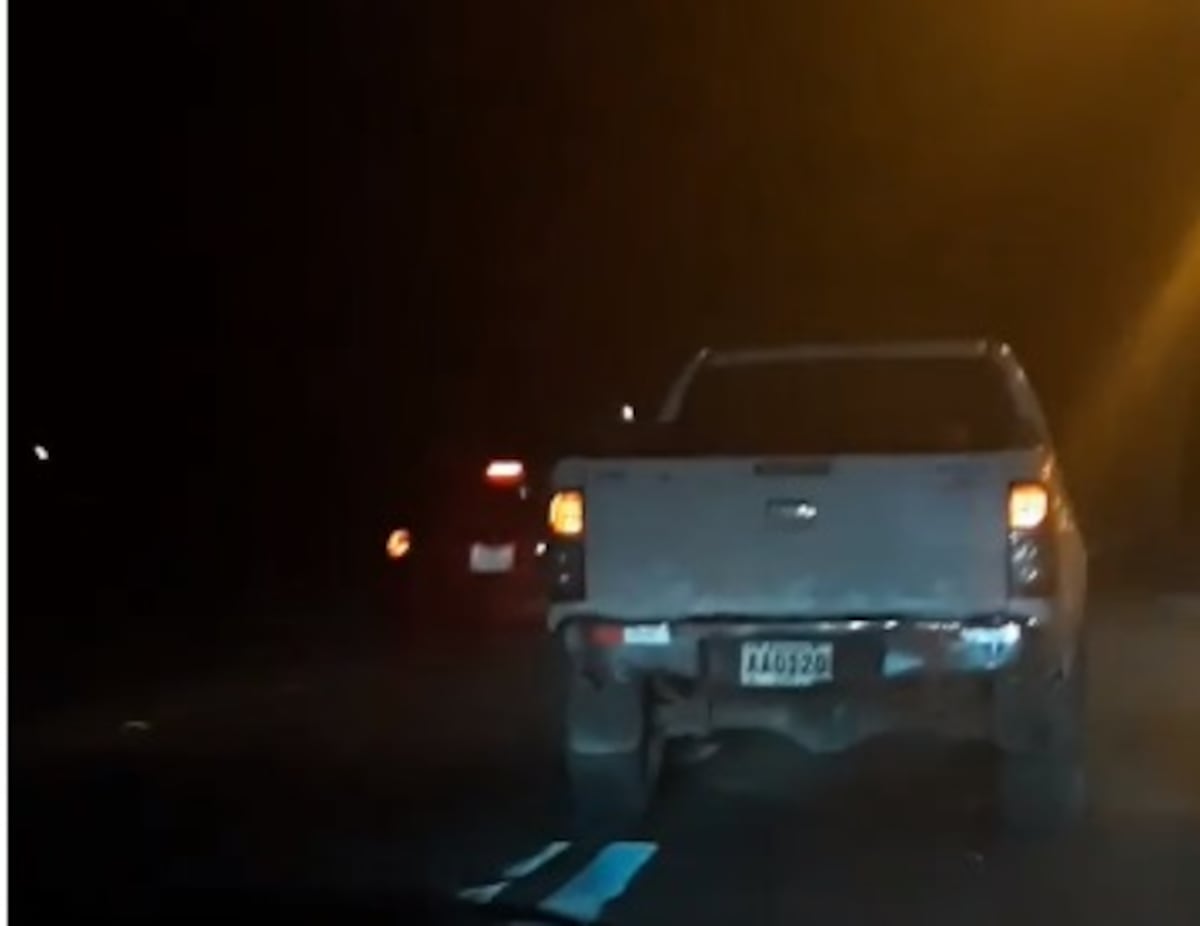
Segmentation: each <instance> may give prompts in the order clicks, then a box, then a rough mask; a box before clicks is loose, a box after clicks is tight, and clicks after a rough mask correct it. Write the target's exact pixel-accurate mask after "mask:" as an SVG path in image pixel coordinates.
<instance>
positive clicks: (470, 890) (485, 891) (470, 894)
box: [458, 881, 508, 904]
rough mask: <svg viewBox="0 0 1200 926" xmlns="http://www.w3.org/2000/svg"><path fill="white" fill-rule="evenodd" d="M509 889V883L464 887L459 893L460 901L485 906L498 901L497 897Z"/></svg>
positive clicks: (499, 882) (498, 882)
mask: <svg viewBox="0 0 1200 926" xmlns="http://www.w3.org/2000/svg"><path fill="white" fill-rule="evenodd" d="M506 887H508V882H507V881H497V882H496V883H495V884H481V885H479V886H478V887H464V888H463V889H462V890H461V891H459V892H458V896H459V899H460V900H465V901H467V902H468V903H478V904H485V903H491V902H492V901H493V900H495V899H496V895H497V894H499V893H500V892H501V891H502V890H504V889H505V888H506Z"/></svg>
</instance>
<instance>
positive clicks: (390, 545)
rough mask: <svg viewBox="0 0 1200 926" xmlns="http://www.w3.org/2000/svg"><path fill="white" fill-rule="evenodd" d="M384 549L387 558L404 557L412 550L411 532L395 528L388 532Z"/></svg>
mask: <svg viewBox="0 0 1200 926" xmlns="http://www.w3.org/2000/svg"><path fill="white" fill-rule="evenodd" d="M386 549H387V555H388V559H404V557H406V556H408V554H409V553H410V552H411V551H412V532H411V531H408V530H406V529H405V528H403V527H398V528H396V530H394V531H392V532H391V533H390V534H388V538H387V545H386Z"/></svg>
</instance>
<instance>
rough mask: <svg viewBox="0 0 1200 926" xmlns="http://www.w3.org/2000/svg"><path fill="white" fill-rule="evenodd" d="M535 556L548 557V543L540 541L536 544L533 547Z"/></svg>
mask: <svg viewBox="0 0 1200 926" xmlns="http://www.w3.org/2000/svg"><path fill="white" fill-rule="evenodd" d="M533 555H534V556H545V555H546V541H544V540H539V541H538V542H537V543H535V544H534V545H533Z"/></svg>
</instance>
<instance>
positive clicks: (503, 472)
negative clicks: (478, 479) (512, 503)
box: [483, 460, 525, 486]
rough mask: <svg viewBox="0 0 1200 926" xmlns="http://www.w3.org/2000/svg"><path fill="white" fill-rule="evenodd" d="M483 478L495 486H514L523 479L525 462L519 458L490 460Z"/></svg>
mask: <svg viewBox="0 0 1200 926" xmlns="http://www.w3.org/2000/svg"><path fill="white" fill-rule="evenodd" d="M483 478H484V480H485V481H487V482H489V483H491V484H492V485H495V486H515V485H518V484H520V483H521V482H523V481H524V480H525V464H524V463H522V462H521V461H520V460H492V461H491V462H490V463H488V465H487V468H486V469H484V471H483Z"/></svg>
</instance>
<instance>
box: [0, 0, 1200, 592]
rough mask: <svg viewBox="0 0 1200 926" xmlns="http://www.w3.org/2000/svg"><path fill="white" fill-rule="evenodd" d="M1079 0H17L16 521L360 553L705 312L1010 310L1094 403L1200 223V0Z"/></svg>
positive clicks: (755, 330)
mask: <svg viewBox="0 0 1200 926" xmlns="http://www.w3.org/2000/svg"><path fill="white" fill-rule="evenodd" d="M1047 6H1048V5H1047V4H1041V3H1035V2H1005V3H1000V2H976V3H970V4H966V3H949V2H930V0H907V2H903V3H900V2H892V3H885V2H862V3H848V2H845V0H838V2H826V3H803V4H800V3H791V2H781V0H776V2H770V3H729V4H716V3H667V2H637V3H626V4H608V3H562V2H558V3H549V2H545V3H533V2H528V3H488V2H479V3H454V2H447V0H436V2H428V3H420V4H407V3H398V2H397V3H391V2H387V3H384V2H381V3H374V4H367V3H332V2H331V3H324V4H301V3H297V2H276V3H266V2H237V3H228V4H216V3H184V2H167V0H156V2H139V3H103V4H99V3H82V2H78V3H49V2H26V3H24V4H14V9H13V10H12V18H13V28H12V33H11V34H12V54H13V65H12V73H13V79H12V87H13V107H12V112H13V128H14V131H13V133H12V137H13V138H14V145H13V155H12V164H13V180H12V183H11V190H12V201H13V213H12V216H13V223H12V224H13V230H14V234H13V242H14V244H13V259H12V262H11V263H12V268H13V275H12V278H13V285H14V289H13V296H12V300H11V324H12V332H13V333H12V338H11V345H12V348H11V349H12V360H11V362H12V388H11V394H12V415H13V418H12V421H13V425H12V427H13V439H12V445H13V453H14V454H17V455H18V461H17V462H18V465H17V466H16V467H15V469H14V475H13V480H14V481H13V488H12V494H13V498H14V504H15V505H16V507H17V510H18V515H20V513H21V511H22V510H24V511H25V516H26V518H27V520H26V521H25V522H17V523H18V524H19V523H25V524H29V523H31V521H30V519H32V521H36V522H38V523H40V524H41V528H40V529H41V530H42V531H43V533H45V532H46V531H50V530H51V528H50V527H47V524H50V523H53V525H54V526H53V528H52V530H53V532H54V533H55V534H56V535H57V533H58V532H60V531H63V530H67V529H76V528H77V527H78V525H79V524H86V525H88V529H89V533H91V534H92V536H93V539H94V540H100V539H101V538H103V541H104V545H105V546H106V547H107V553H106V554H105V556H103V557H101V561H102V562H103V564H104V565H103V567H102V569H103V571H105V572H107V573H108V574H110V575H111V574H113V573H121V574H125V575H130V576H144V575H146V574H154V575H158V576H159V577H160V578H161V577H166V579H165V581H166V583H167V584H170V583H171V582H176V581H177V582H178V583H182V584H183V585H185V586H187V587H200V586H204V585H205V581H201V580H200V578H198V577H199V576H201V575H204V576H207V577H209V579H211V581H210V582H208V587H209V590H210V594H212V595H216V594H217V592H213V591H211V589H213V588H220V589H223V588H229V589H236V590H240V591H244V590H245V589H246V588H248V587H250V586H252V585H255V584H256V583H258V582H259V580H260V579H262V578H263V577H264V576H265V577H267V579H266V580H264V581H267V584H270V581H269V580H270V577H272V576H278V575H283V574H286V573H289V571H291V572H294V571H296V570H298V569H299V568H300V566H298V565H297V564H302V565H303V568H304V569H305V570H309V571H312V570H315V571H316V572H317V573H321V571H322V569H324V570H325V573H329V574H332V573H333V572H336V571H337V569H340V568H342V567H341V566H336V567H335V566H330V565H329V564H330V563H335V562H337V563H341V562H343V561H344V560H345V559H346V558H347V557H348V556H352V555H354V554H350V553H347V552H346V550H349V549H350V548H352V547H353V543H352V542H350V541H348V540H346V538H348V537H359V536H360V535H362V534H363V533H364V532H369V531H370V530H371V529H373V525H374V524H375V521H376V520H377V519H378V518H380V517H381V514H380V512H381V511H383V510H385V509H390V508H393V507H395V506H398V505H402V504H403V497H404V495H405V493H406V492H410V491H411V486H410V485H408V483H407V482H406V478H405V476H404V474H405V473H407V472H408V471H409V470H410V469H411V467H412V462H413V460H414V459H416V458H418V457H420V456H421V455H422V454H425V453H427V452H428V451H429V448H430V447H432V446H436V445H438V444H439V443H440V442H444V441H446V440H451V439H455V438H456V437H461V435H462V434H464V433H471V432H473V431H478V430H480V429H481V428H482V427H483V424H484V423H486V427H487V430H488V431H489V433H491V432H494V431H496V430H500V431H503V430H504V429H505V428H510V429H512V430H517V431H521V432H523V433H524V432H532V431H539V432H547V431H551V432H552V431H553V429H554V428H555V427H556V426H560V425H561V424H562V423H563V422H564V421H570V422H572V423H575V422H576V420H577V419H583V418H585V417H586V416H590V415H593V414H595V411H594V410H595V409H596V408H598V407H600V406H602V405H603V404H604V403H611V402H614V401H622V400H625V399H627V398H630V399H633V400H636V401H639V402H642V403H644V402H646V401H648V400H649V399H650V397H651V396H653V395H654V394H655V392H656V390H658V389H659V388H660V387H661V384H662V381H663V379H664V377H665V376H666V375H667V374H668V373H669V372H670V371H671V369H672V367H673V366H674V365H676V364H677V363H678V362H679V361H680V360H681V359H683V358H684V356H685V355H686V354H687V353H688V352H690V351H691V350H693V349H694V348H695V347H697V346H699V345H701V344H704V343H738V344H748V343H759V342H771V341H782V340H798V339H805V338H811V337H855V336H857V337H862V336H867V337H881V336H888V335H893V334H895V335H917V334H919V335H926V334H970V335H976V334H991V335H994V336H998V337H1004V338H1008V339H1010V340H1012V341H1013V343H1014V344H1015V346H1016V347H1017V349H1018V351H1019V352H1020V353H1021V355H1022V356H1023V357H1024V358H1025V360H1026V363H1027V366H1028V367H1029V368H1030V371H1031V373H1032V375H1033V376H1034V379H1035V381H1036V383H1037V384H1038V385H1039V387H1040V388H1041V390H1042V392H1043V394H1044V397H1045V399H1046V404H1047V405H1048V407H1049V409H1050V411H1051V415H1052V418H1053V419H1054V423H1055V426H1056V429H1057V430H1058V431H1059V433H1060V437H1061V436H1063V435H1064V434H1065V435H1068V436H1069V435H1070V433H1071V431H1072V428H1073V427H1074V423H1075V422H1076V421H1079V420H1086V417H1087V413H1088V408H1089V404H1090V403H1093V402H1094V401H1095V397H1096V395H1097V388H1098V387H1097V384H1098V383H1099V382H1103V381H1105V380H1107V379H1109V378H1111V377H1112V375H1113V371H1114V368H1115V367H1119V366H1120V364H1121V362H1122V360H1123V358H1125V357H1126V354H1127V352H1128V349H1129V345H1130V344H1132V343H1134V342H1136V338H1137V332H1138V331H1139V329H1140V326H1141V325H1142V323H1143V320H1144V318H1145V315H1146V313H1147V312H1148V311H1149V308H1148V307H1149V306H1151V304H1152V303H1153V301H1154V299H1155V294H1156V293H1158V292H1159V291H1160V290H1161V288H1162V287H1163V286H1164V285H1165V281H1166V280H1167V279H1168V278H1169V277H1171V275H1172V274H1173V273H1177V272H1178V270H1179V265H1180V263H1181V262H1182V263H1186V262H1187V260H1188V259H1189V258H1188V252H1187V251H1186V249H1187V245H1186V244H1185V242H1186V241H1187V240H1188V235H1189V233H1191V232H1192V230H1193V229H1194V228H1195V227H1196V224H1197V222H1200V7H1197V5H1196V4H1195V2H1194V0H1156V2H1153V3H1135V2H1129V0H1120V2H1118V0H1066V2H1062V3H1056V4H1052V5H1049V6H1052V7H1053V8H1054V10H1055V11H1054V12H1051V13H1048V12H1046V10H1045V7H1047ZM1194 240H1196V241H1200V238H1198V239H1194ZM1198 248H1200V246H1198ZM1190 259H1191V260H1193V261H1197V262H1200V250H1198V251H1197V253H1192V254H1191V257H1190ZM1195 297H1196V294H1195V293H1194V292H1191V293H1190V294H1185V295H1184V296H1183V297H1181V299H1180V300H1179V301H1180V302H1181V304H1182V303H1186V305H1185V307H1184V308H1183V309H1179V310H1178V311H1179V312H1188V313H1190V322H1189V323H1188V324H1181V325H1179V326H1177V327H1175V328H1174V329H1172V336H1171V337H1170V338H1169V339H1167V340H1169V341H1170V343H1169V345H1168V347H1169V350H1166V351H1164V353H1163V358H1164V359H1163V364H1162V370H1165V371H1167V372H1166V373H1165V374H1164V376H1165V377H1166V386H1164V387H1163V388H1165V390H1166V394H1168V395H1170V396H1171V397H1172V403H1173V404H1172V406H1171V407H1172V409H1174V410H1173V411H1172V412H1171V413H1170V415H1167V416H1166V418H1165V419H1164V420H1166V421H1167V422H1168V423H1167V425H1165V426H1167V427H1169V428H1171V429H1172V430H1173V431H1174V432H1176V433H1183V431H1184V430H1185V422H1186V420H1188V418H1189V416H1190V417H1191V418H1193V419H1194V418H1195V417H1196V412H1195V409H1196V407H1197V404H1198V403H1197V399H1196V392H1195V389H1194V386H1189V385H1184V384H1183V380H1182V379H1181V373H1182V372H1183V371H1187V370H1189V369H1194V368H1196V367H1197V366H1200V350H1198V349H1197V345H1198V344H1200V333H1198V332H1197V325H1196V323H1195V319H1196V317H1197V315H1198V314H1200V313H1198V312H1197V310H1196V306H1197V305H1198V304H1200V302H1198V301H1196V298H1195ZM1189 390H1190V391H1189ZM1181 396H1182V397H1183V398H1180V397H1181ZM1131 417H1132V416H1131ZM35 440H40V441H44V442H45V443H46V444H47V445H48V446H50V447H51V449H52V451H53V453H54V458H53V461H52V465H53V467H54V482H53V486H52V487H49V486H50V483H49V480H48V479H47V477H46V475H45V472H36V473H35V472H34V468H33V467H31V466H30V465H29V464H28V462H27V461H24V460H23V458H21V456H20V455H21V454H23V453H25V452H26V451H27V448H28V447H29V445H30V444H31V443H32V442H33V441H35ZM1132 443H1133V440H1132V438H1131V439H1130V440H1129V442H1128V444H1132ZM1125 450H1126V452H1129V451H1130V447H1129V446H1128V445H1127V446H1126V448H1125ZM1068 452H1069V451H1068ZM1078 456H1081V457H1082V456H1084V455H1083V454H1078ZM1088 462H1089V461H1088V460H1082V461H1080V462H1079V466H1078V468H1081V469H1087V464H1088ZM1191 465H1192V466H1193V469H1196V468H1198V467H1197V465H1196V463H1195V462H1194V461H1193V463H1192V464H1191ZM44 469H45V468H43V470H44ZM1097 472H1099V470H1097ZM1105 472H1111V470H1106V471H1105ZM1136 472H1137V478H1144V474H1145V471H1144V469H1141V470H1137V471H1136ZM1087 475H1088V474H1087V473H1085V474H1084V477H1085V478H1084V479H1083V480H1082V481H1083V482H1085V483H1086V482H1087V481H1088V479H1087ZM34 476H36V477H37V478H36V479H35V478H34ZM1106 478H1109V477H1106ZM31 480H32V481H31ZM1198 481H1200V480H1198ZM1092 482H1093V484H1092V485H1091V486H1090V487H1089V490H1088V492H1085V494H1087V495H1089V497H1092V498H1100V497H1103V496H1104V495H1105V494H1106V491H1107V489H1106V487H1107V484H1106V483H1104V482H1103V481H1102V480H1101V479H1100V478H1099V476H1097V477H1096V478H1095V479H1093V480H1092ZM67 497H69V498H70V499H71V501H69V502H63V501H62V499H63V498H67ZM51 498H53V499H55V501H53V502H52V501H49V499H51ZM22 505H24V506H25V508H24V509H22ZM46 506H51V507H46ZM50 510H52V511H53V512H55V514H54V518H56V519H58V520H54V519H49V520H48V519H46V518H44V517H38V516H36V512H39V511H40V512H42V513H43V514H44V512H46V511H50ZM31 511H33V512H34V514H31V513H30V512H31ZM96 531H98V532H99V536H96V533H95V532H96ZM165 537H170V538H172V542H170V543H164V538H165ZM372 537H373V535H372ZM43 539H44V538H43ZM21 543H22V540H21V537H20V536H15V537H14V547H18V548H19V547H20V545H21ZM285 548H286V550H287V553H286V555H283V554H282V553H281V552H280V551H282V550H284V549H285ZM354 549H357V548H354ZM94 568H96V569H97V570H99V569H100V568H101V567H94ZM122 570H125V572H124V573H122V572H121V571H122ZM322 574H324V573H322ZM213 577H217V578H213ZM15 581H16V582H17V583H18V586H19V584H20V582H21V576H20V575H19V574H18V575H17V576H15ZM189 583H190V584H189Z"/></svg>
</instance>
